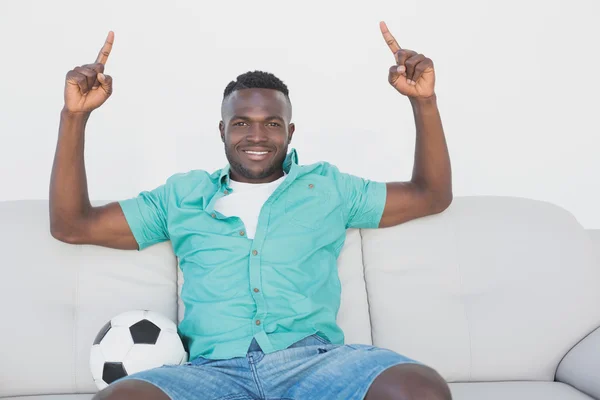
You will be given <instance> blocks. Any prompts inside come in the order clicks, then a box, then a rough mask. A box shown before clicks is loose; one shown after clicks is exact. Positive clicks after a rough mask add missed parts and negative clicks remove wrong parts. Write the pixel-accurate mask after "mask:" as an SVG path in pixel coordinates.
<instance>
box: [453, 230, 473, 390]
mask: <svg viewBox="0 0 600 400" xmlns="http://www.w3.org/2000/svg"><path fill="white" fill-rule="evenodd" d="M448 220H449V221H450V220H452V221H453V220H454V219H453V218H448ZM452 221H450V222H449V223H448V228H449V230H450V231H451V232H452V237H453V238H454V246H453V247H452V248H453V249H455V250H454V251H455V259H456V269H457V273H458V282H459V285H460V287H459V290H460V296H461V298H462V300H463V311H464V313H465V320H466V322H467V335H468V337H469V381H472V380H473V349H472V346H473V342H472V340H471V323H470V321H469V314H468V313H467V306H466V302H465V301H464V284H463V276H462V269H461V267H460V259H459V258H460V252H459V251H457V250H456V249H458V235H457V233H456V229H455V226H454V225H453V224H452V223H451V222H452Z"/></svg>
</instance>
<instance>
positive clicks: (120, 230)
mask: <svg viewBox="0 0 600 400" xmlns="http://www.w3.org/2000/svg"><path fill="white" fill-rule="evenodd" d="M113 41H114V33H113V32H110V33H109V34H108V37H107V38H106V42H105V43H104V46H102V49H101V50H100V52H99V53H98V57H97V59H96V61H95V63H93V64H86V65H83V66H80V67H76V68H74V69H73V70H71V71H69V72H68V73H67V76H66V82H65V94H64V97H65V98H64V101H65V104H64V107H63V109H62V111H61V115H60V128H59V134H58V143H57V146H56V153H55V156H54V164H53V166H52V175H51V179H50V230H51V233H52V236H54V237H55V238H56V239H58V240H61V241H63V242H67V243H74V244H95V245H100V246H106V247H113V248H119V249H137V248H138V244H137V242H136V240H135V238H134V236H133V234H132V232H131V230H130V228H129V225H128V223H127V220H126V219H125V216H124V214H123V211H122V209H121V207H120V205H119V204H118V203H110V204H107V205H105V206H102V207H92V206H91V204H90V199H89V195H88V188H87V178H86V173H85V163H84V143H85V126H86V123H87V121H88V119H89V117H90V114H91V112H92V111H93V110H95V109H96V108H98V107H100V106H101V105H102V104H104V102H105V101H106V100H107V99H108V98H109V97H110V95H111V94H112V78H111V77H110V76H108V75H104V66H105V64H106V61H107V59H108V56H109V55H110V51H111V49H112V45H113Z"/></svg>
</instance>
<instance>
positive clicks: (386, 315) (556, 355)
mask: <svg viewBox="0 0 600 400" xmlns="http://www.w3.org/2000/svg"><path fill="white" fill-rule="evenodd" d="M361 233H362V238H363V243H362V244H363V260H364V266H365V278H366V284H367V285H366V286H367V293H368V294H369V307H370V317H371V324H372V332H373V342H374V344H375V345H378V346H382V347H387V348H391V349H393V350H396V351H398V352H401V353H404V354H405V355H407V356H409V357H413V358H416V359H418V360H420V361H422V362H424V363H426V364H429V365H431V366H432V367H434V368H436V369H438V371H440V372H441V373H442V375H443V376H444V377H445V378H446V379H447V380H449V381H496V380H553V379H554V374H555V371H556V367H557V365H558V363H559V362H560V360H561V358H562V357H563V356H564V355H565V354H566V352H567V351H568V350H569V349H570V348H571V347H572V346H573V345H575V344H576V343H577V342H578V341H579V340H580V339H582V338H583V337H584V336H585V335H586V334H587V333H589V332H591V331H592V330H593V329H594V328H596V327H598V326H600V264H597V263H596V261H595V259H594V254H593V253H592V245H591V240H590V235H589V233H588V232H586V231H585V230H584V229H583V228H582V227H581V226H580V224H579V223H578V222H577V221H576V219H575V218H574V217H573V216H572V215H571V214H570V213H568V212H567V211H565V210H563V209H561V208H559V207H557V206H554V205H552V204H548V203H545V202H540V201H533V200H526V199H519V198H503V197H464V198H460V199H457V200H455V201H454V203H453V204H452V206H451V207H450V208H449V209H448V210H446V212H444V213H442V214H440V215H435V216H432V217H427V218H423V219H419V220H415V221H412V222H409V223H406V224H403V225H400V226H397V227H393V228H389V229H384V230H369V231H362V232H361Z"/></svg>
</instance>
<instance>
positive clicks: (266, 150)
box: [219, 89, 294, 183]
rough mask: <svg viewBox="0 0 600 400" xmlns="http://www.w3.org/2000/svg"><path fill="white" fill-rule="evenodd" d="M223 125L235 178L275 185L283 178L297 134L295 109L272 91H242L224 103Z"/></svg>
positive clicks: (232, 95)
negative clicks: (286, 159) (292, 140)
mask: <svg viewBox="0 0 600 400" xmlns="http://www.w3.org/2000/svg"><path fill="white" fill-rule="evenodd" d="M221 114H222V118H223V120H222V121H221V122H220V123H219V130H220V131H221V138H222V139H223V142H224V143H225V155H226V156H227V160H228V161H229V164H230V165H231V172H230V174H231V175H230V176H231V179H233V180H235V181H239V182H250V183H264V182H272V181H274V180H276V179H278V178H280V177H281V176H283V168H282V165H283V160H284V159H285V156H286V154H287V148H288V143H289V141H290V140H291V139H292V135H293V133H294V124H290V119H291V106H290V104H289V102H288V100H287V98H286V97H285V95H284V94H283V93H281V92H279V91H277V90H272V89H242V90H237V91H235V92H233V93H232V94H231V95H229V96H228V97H227V98H226V99H225V101H224V102H223V106H222V109H221Z"/></svg>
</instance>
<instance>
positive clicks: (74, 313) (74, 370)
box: [73, 246, 83, 393]
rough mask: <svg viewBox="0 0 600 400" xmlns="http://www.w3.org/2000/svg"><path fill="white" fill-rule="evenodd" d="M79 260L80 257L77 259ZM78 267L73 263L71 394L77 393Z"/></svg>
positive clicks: (78, 250) (79, 247)
mask: <svg viewBox="0 0 600 400" xmlns="http://www.w3.org/2000/svg"><path fill="white" fill-rule="evenodd" d="M81 251H83V246H77V252H78V253H79V252H81ZM78 259H81V257H78ZM79 272H80V265H79V264H77V263H75V287H74V288H73V297H74V299H73V392H74V393H76V392H77V347H78V346H77V321H78V319H77V311H78V309H79V278H80V275H79Z"/></svg>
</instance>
